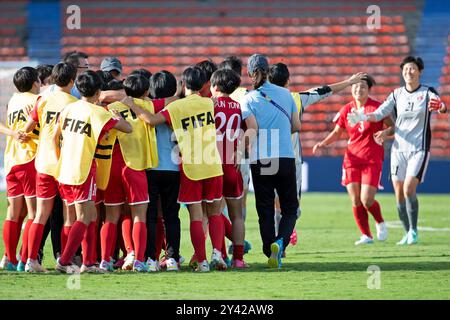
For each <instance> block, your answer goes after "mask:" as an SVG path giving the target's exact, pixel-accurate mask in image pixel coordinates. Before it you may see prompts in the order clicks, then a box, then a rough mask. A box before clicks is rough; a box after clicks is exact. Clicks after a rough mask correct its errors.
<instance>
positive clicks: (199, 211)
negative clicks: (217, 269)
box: [187, 203, 209, 271]
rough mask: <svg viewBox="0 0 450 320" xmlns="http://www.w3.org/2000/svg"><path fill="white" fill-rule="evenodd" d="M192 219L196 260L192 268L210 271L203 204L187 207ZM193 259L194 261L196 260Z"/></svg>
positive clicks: (192, 240)
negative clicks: (207, 259) (207, 258)
mask: <svg viewBox="0 0 450 320" xmlns="http://www.w3.org/2000/svg"><path fill="white" fill-rule="evenodd" d="M187 208H188V211H189V219H190V228H189V229H190V234H191V242H192V246H193V247H194V257H195V260H191V262H190V263H189V264H190V265H191V267H193V268H195V269H196V270H199V271H209V265H208V263H207V261H206V249H205V233H204V231H203V206H202V203H192V204H188V205H187ZM194 257H193V259H194ZM205 261H206V263H205Z"/></svg>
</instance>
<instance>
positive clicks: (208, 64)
mask: <svg viewBox="0 0 450 320" xmlns="http://www.w3.org/2000/svg"><path fill="white" fill-rule="evenodd" d="M195 66H196V67H198V68H200V69H201V70H203V72H204V73H205V76H206V81H205V83H206V82H208V81H209V80H210V79H211V76H212V74H213V73H214V71H216V70H217V66H216V64H215V63H214V62H212V60H211V59H209V60H203V61H200V62H199V63H197V64H196V65H195Z"/></svg>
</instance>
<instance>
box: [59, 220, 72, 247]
mask: <svg viewBox="0 0 450 320" xmlns="http://www.w3.org/2000/svg"><path fill="white" fill-rule="evenodd" d="M70 229H72V226H64V227H63V228H62V230H61V252H63V251H64V249H65V248H66V243H67V238H68V237H69V233H70Z"/></svg>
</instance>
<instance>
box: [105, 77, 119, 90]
mask: <svg viewBox="0 0 450 320" xmlns="http://www.w3.org/2000/svg"><path fill="white" fill-rule="evenodd" d="M105 88H106V89H105V90H122V89H123V81H121V80H117V79H112V80H111V81H110V82H108V83H107V84H106V85H105ZM102 90H103V89H102Z"/></svg>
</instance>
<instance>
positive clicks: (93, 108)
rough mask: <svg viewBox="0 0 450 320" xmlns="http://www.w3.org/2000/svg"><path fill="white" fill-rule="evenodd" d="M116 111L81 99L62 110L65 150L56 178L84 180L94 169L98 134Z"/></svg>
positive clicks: (69, 181) (68, 181)
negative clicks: (109, 110)
mask: <svg viewBox="0 0 450 320" xmlns="http://www.w3.org/2000/svg"><path fill="white" fill-rule="evenodd" d="M111 118H112V115H111V114H110V113H109V112H108V111H106V110H105V109H104V108H102V107H100V106H97V105H94V104H92V103H88V102H86V101H77V102H75V103H71V104H69V105H68V106H66V108H64V110H63V111H62V112H61V114H60V120H59V126H60V128H61V136H62V143H61V152H60V157H59V160H58V164H57V166H56V176H55V178H56V179H57V180H58V181H59V182H60V183H63V184H68V185H80V184H83V183H84V182H85V181H86V179H87V177H88V175H89V171H90V169H91V165H92V161H93V159H94V154H95V151H96V149H97V142H98V138H99V137H100V133H101V131H102V129H103V127H104V126H105V124H106V123H107V122H108V121H109V120H111Z"/></svg>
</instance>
